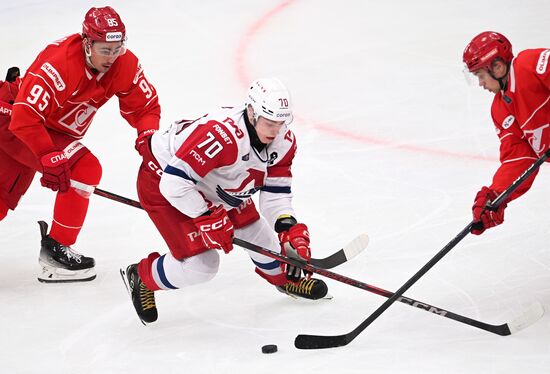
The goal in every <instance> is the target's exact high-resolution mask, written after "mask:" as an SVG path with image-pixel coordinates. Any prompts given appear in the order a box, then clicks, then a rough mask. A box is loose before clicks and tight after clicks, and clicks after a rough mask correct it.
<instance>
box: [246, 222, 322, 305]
mask: <svg viewBox="0 0 550 374" xmlns="http://www.w3.org/2000/svg"><path fill="white" fill-rule="evenodd" d="M235 236H236V237H238V238H240V239H243V240H246V241H247V242H250V243H253V244H256V245H258V246H260V247H264V248H268V249H271V250H272V251H276V252H280V251H281V248H280V244H279V240H278V238H277V236H276V234H275V231H274V230H273V229H272V228H271V227H269V225H268V223H267V221H265V220H264V219H263V218H261V219H258V220H257V221H255V222H254V223H252V224H249V225H247V226H245V227H241V228H239V229H236V230H235ZM248 254H249V256H250V258H251V260H252V262H253V263H254V265H255V266H256V268H255V271H256V273H257V274H258V275H260V276H261V277H262V278H264V279H265V280H267V281H268V282H269V283H271V284H272V285H274V286H275V287H276V288H277V290H279V291H280V292H283V293H286V294H289V295H291V296H298V297H303V298H306V299H312V300H316V299H320V298H323V297H325V296H326V294H327V292H328V288H327V285H326V284H325V282H323V281H322V280H321V279H316V278H309V279H307V278H305V277H303V278H302V279H300V281H299V282H297V283H294V282H291V281H289V280H287V279H286V275H285V273H284V272H283V271H282V269H281V263H280V262H279V261H278V260H274V259H272V258H271V257H267V256H264V255H262V254H259V253H256V252H252V251H248Z"/></svg>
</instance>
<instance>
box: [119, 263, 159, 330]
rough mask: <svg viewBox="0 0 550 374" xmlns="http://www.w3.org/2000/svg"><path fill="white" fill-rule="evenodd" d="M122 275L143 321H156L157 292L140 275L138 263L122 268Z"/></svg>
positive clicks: (145, 322)
mask: <svg viewBox="0 0 550 374" xmlns="http://www.w3.org/2000/svg"><path fill="white" fill-rule="evenodd" d="M120 275H121V276H122V280H123V281H124V285H125V286H126V290H128V293H129V294H130V297H131V298H132V303H133V304H134V308H135V310H136V313H137V315H138V317H139V319H140V320H141V323H143V324H144V325H147V324H148V323H151V322H155V321H156V320H157V318H158V312H157V306H156V304H155V293H154V292H153V291H151V290H150V289H148V288H147V286H146V285H145V284H144V283H143V282H142V281H141V278H140V277H139V274H138V270H137V264H132V265H130V266H128V267H127V268H126V271H124V269H120Z"/></svg>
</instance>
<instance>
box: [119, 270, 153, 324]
mask: <svg viewBox="0 0 550 374" xmlns="http://www.w3.org/2000/svg"><path fill="white" fill-rule="evenodd" d="M120 276H121V277H122V282H123V283H124V287H126V292H128V295H129V296H130V302H131V303H132V308H134V301H133V300H132V291H130V285H129V284H128V277H127V276H126V270H124V269H120ZM134 310H135V311H136V314H137V316H138V318H139V321H140V322H141V323H142V324H143V326H147V325H148V323H147V322H145V321H144V320H142V319H141V317H140V316H139V314H138V313H137V310H136V308H134Z"/></svg>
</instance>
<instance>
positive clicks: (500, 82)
mask: <svg viewBox="0 0 550 374" xmlns="http://www.w3.org/2000/svg"><path fill="white" fill-rule="evenodd" d="M510 64H511V62H509V63H507V64H506V73H505V74H504V75H503V76H502V78H497V77H495V75H494V73H493V71H492V70H491V69H487V70H488V72H489V75H490V76H491V78H493V79H494V80H496V81H497V82H498V85H499V86H500V90H501V91H504V90H506V86H507V85H508V72H509V71H510Z"/></svg>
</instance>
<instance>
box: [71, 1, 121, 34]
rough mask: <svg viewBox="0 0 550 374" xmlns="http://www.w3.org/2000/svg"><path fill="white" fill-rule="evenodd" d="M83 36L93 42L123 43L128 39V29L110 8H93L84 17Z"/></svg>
mask: <svg viewBox="0 0 550 374" xmlns="http://www.w3.org/2000/svg"><path fill="white" fill-rule="evenodd" d="M82 35H83V36H84V37H86V38H88V39H89V40H92V41H100V42H119V41H120V42H123V41H124V40H125V39H126V27H125V26H124V23H123V22H122V19H120V16H119V15H118V13H117V12H116V11H115V10H114V9H113V8H111V7H110V6H106V7H103V8H91V9H90V10H89V11H88V12H87V13H86V15H85V16H84V22H82Z"/></svg>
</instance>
